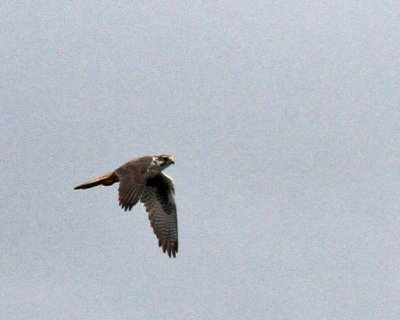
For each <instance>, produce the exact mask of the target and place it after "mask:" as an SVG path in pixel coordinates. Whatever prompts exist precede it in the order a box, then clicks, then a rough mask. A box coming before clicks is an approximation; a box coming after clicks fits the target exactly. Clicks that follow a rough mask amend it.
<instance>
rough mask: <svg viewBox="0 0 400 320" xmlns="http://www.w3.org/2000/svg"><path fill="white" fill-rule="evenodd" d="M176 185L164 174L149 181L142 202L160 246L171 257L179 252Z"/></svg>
mask: <svg viewBox="0 0 400 320" xmlns="http://www.w3.org/2000/svg"><path fill="white" fill-rule="evenodd" d="M174 194H175V190H174V185H173V184H172V180H171V178H170V177H168V176H166V175H165V174H163V173H160V174H159V175H157V176H155V177H154V178H149V179H147V183H146V188H145V190H144V192H143V195H142V197H141V198H140V202H142V203H143V204H144V206H145V207H146V211H147V212H148V213H149V219H150V224H151V226H152V228H153V230H154V233H155V235H156V236H157V238H158V245H159V246H160V247H162V249H163V251H164V252H167V253H168V255H169V256H170V257H171V255H172V256H173V257H175V255H176V253H177V252H178V221H177V215H176V204H175V199H174Z"/></svg>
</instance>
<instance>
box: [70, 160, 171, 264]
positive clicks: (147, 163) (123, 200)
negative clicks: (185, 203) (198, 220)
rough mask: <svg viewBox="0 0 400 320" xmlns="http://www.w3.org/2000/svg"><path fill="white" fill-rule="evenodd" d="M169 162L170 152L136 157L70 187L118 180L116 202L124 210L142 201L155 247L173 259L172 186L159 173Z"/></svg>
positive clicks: (169, 181)
mask: <svg viewBox="0 0 400 320" xmlns="http://www.w3.org/2000/svg"><path fill="white" fill-rule="evenodd" d="M171 164H174V158H173V156H171V155H158V156H144V157H140V158H136V159H133V160H131V161H129V162H127V163H125V164H124V165H122V166H121V167H119V168H118V169H116V170H114V171H112V172H109V173H107V174H105V175H102V176H101V177H98V178H95V179H93V180H90V181H88V182H85V183H83V184H81V185H79V186H77V187H75V188H74V189H75V190H77V189H89V188H92V187H96V186H98V185H103V186H111V185H112V184H114V183H116V182H119V188H118V193H119V205H120V206H121V207H122V209H124V210H125V211H127V210H131V209H132V208H133V206H134V205H135V204H136V203H138V202H139V201H140V202H141V203H143V205H144V207H145V208H146V211H147V213H148V215H149V220H150V224H151V226H152V228H153V231H154V233H155V235H156V236H157V238H158V246H159V247H161V248H162V250H163V251H164V252H166V253H168V256H169V257H171V256H173V257H174V258H175V256H176V253H177V252H178V221H177V215H176V205H175V199H174V195H175V189H174V185H173V183H172V179H171V178H170V177H168V176H167V175H165V174H164V173H163V172H162V171H163V170H164V169H165V168H167V167H168V166H170V165H171Z"/></svg>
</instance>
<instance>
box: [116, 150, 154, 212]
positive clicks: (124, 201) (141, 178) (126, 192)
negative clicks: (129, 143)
mask: <svg viewBox="0 0 400 320" xmlns="http://www.w3.org/2000/svg"><path fill="white" fill-rule="evenodd" d="M152 159H153V158H152V157H141V158H138V159H134V160H132V161H130V162H128V163H125V164H124V165H123V166H121V167H119V168H118V169H117V170H115V171H114V172H115V174H116V175H117V176H118V178H119V188H118V193H119V205H120V206H121V207H122V209H124V210H125V211H126V210H131V209H132V207H133V206H134V205H135V204H136V203H137V202H138V201H139V199H140V197H141V195H142V193H143V191H144V189H145V186H146V180H147V177H148V174H149V167H150V164H151V161H152Z"/></svg>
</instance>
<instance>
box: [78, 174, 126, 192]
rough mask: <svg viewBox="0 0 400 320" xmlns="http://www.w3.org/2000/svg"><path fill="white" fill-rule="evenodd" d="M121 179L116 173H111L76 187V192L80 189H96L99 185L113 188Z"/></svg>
mask: <svg viewBox="0 0 400 320" xmlns="http://www.w3.org/2000/svg"><path fill="white" fill-rule="evenodd" d="M118 181H119V178H118V176H117V175H116V174H115V173H114V172H110V173H107V174H105V175H104V176H101V177H98V178H95V179H93V180H90V181H88V182H85V183H83V184H81V185H79V186H77V187H75V188H74V189H75V190H78V189H89V188H93V187H96V186H98V185H103V186H111V185H112V184H114V183H115V182H118Z"/></svg>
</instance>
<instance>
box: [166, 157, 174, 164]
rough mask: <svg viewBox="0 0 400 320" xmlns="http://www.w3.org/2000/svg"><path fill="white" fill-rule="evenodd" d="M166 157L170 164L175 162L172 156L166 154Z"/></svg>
mask: <svg viewBox="0 0 400 320" xmlns="http://www.w3.org/2000/svg"><path fill="white" fill-rule="evenodd" d="M168 159H169V161H170V162H171V163H172V164H175V161H174V156H168Z"/></svg>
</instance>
